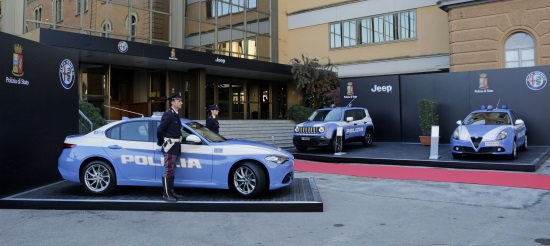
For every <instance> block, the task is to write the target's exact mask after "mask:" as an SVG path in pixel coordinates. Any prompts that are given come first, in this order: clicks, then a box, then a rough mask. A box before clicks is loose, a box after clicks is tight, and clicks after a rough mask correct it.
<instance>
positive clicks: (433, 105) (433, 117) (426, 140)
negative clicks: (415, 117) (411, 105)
mask: <svg viewBox="0 0 550 246" xmlns="http://www.w3.org/2000/svg"><path fill="white" fill-rule="evenodd" d="M418 114H419V117H420V130H422V136H420V143H421V144H422V145H424V146H429V145H430V142H431V141H430V140H431V139H430V137H431V134H432V126H434V125H437V124H438V121H439V115H438V114H437V102H436V101H435V100H432V99H426V98H424V99H420V101H418Z"/></svg>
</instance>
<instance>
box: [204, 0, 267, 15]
mask: <svg viewBox="0 0 550 246" xmlns="http://www.w3.org/2000/svg"><path fill="white" fill-rule="evenodd" d="M256 1H257V0H211V1H208V2H206V13H207V17H215V16H216V13H217V16H223V15H228V14H236V13H240V12H244V9H245V8H248V9H253V8H256V7H257V2H256ZM245 4H246V5H245Z"/></svg>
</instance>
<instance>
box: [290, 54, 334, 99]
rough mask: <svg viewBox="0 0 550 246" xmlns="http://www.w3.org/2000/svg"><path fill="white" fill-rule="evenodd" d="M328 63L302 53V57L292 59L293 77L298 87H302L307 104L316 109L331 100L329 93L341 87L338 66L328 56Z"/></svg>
mask: <svg viewBox="0 0 550 246" xmlns="http://www.w3.org/2000/svg"><path fill="white" fill-rule="evenodd" d="M327 60H328V63H327V64H326V65H321V64H320V63H319V60H318V59H317V58H314V59H310V58H308V57H305V56H304V55H302V59H301V60H300V59H298V58H293V59H292V60H290V65H291V66H292V68H291V72H292V78H293V79H294V83H296V85H297V87H298V88H300V89H302V93H303V96H304V99H305V103H306V106H308V107H310V108H313V109H316V108H319V107H323V106H324V105H326V104H327V101H328V100H330V99H331V98H330V96H329V93H330V92H331V91H333V90H335V89H336V88H338V87H339V82H338V74H337V73H336V72H334V71H332V69H334V68H336V67H335V66H334V65H333V64H332V63H331V62H330V59H329V58H327Z"/></svg>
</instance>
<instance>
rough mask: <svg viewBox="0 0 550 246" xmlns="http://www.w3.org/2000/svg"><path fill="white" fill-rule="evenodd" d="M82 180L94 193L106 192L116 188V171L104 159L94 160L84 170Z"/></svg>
mask: <svg viewBox="0 0 550 246" xmlns="http://www.w3.org/2000/svg"><path fill="white" fill-rule="evenodd" d="M81 180H82V183H83V184H84V187H85V188H86V190H88V191H89V192H91V193H94V194H105V193H109V192H110V191H112V190H113V189H115V186H116V182H115V172H113V169H112V168H111V166H110V165H109V164H107V163H105V162H104V161H92V162H90V163H88V164H87V165H86V166H85V167H84V169H83V170H82V174H81Z"/></svg>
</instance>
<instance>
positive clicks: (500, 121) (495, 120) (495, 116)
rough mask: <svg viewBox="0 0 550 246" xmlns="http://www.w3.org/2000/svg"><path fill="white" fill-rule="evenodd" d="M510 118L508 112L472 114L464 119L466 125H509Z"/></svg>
mask: <svg viewBox="0 0 550 246" xmlns="http://www.w3.org/2000/svg"><path fill="white" fill-rule="evenodd" d="M509 124H510V117H509V116H508V113H506V112H478V113H471V114H470V115H468V117H466V119H464V125H509Z"/></svg>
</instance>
